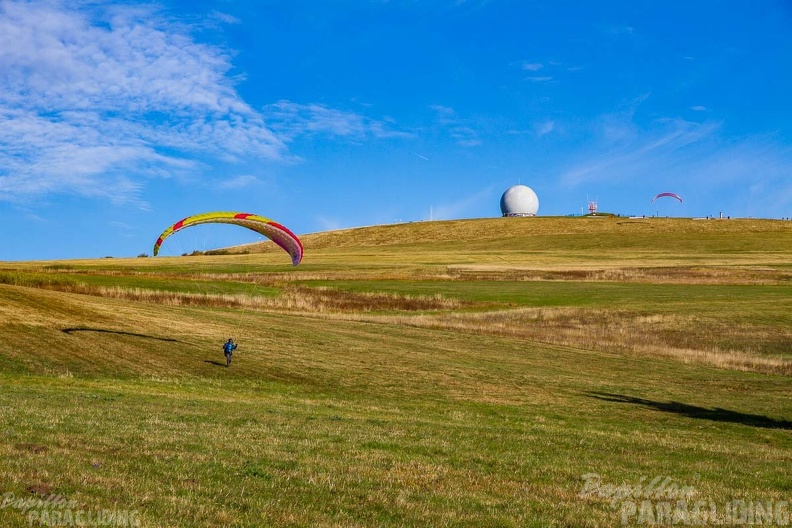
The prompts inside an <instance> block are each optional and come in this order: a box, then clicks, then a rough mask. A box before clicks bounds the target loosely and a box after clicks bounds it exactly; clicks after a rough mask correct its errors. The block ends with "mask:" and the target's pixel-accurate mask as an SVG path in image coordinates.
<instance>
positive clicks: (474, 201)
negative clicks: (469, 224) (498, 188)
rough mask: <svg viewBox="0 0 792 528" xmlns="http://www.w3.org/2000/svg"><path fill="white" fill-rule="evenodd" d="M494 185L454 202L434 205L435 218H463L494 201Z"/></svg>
mask: <svg viewBox="0 0 792 528" xmlns="http://www.w3.org/2000/svg"><path fill="white" fill-rule="evenodd" d="M492 192H493V187H491V186H490V187H487V188H486V189H482V190H480V191H477V192H475V193H473V194H470V195H467V196H463V197H461V198H458V199H457V200H455V201H453V202H448V203H443V204H440V205H434V206H432V213H431V214H432V219H433V220H452V219H455V218H463V217H465V216H467V215H468V214H470V213H471V212H472V211H475V210H478V209H480V208H481V206H482V205H483V204H487V203H490V202H492Z"/></svg>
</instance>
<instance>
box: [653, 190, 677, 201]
mask: <svg viewBox="0 0 792 528" xmlns="http://www.w3.org/2000/svg"><path fill="white" fill-rule="evenodd" d="M664 196H668V197H669V198H676V199H677V200H679V203H682V198H680V196H679V195H678V194H674V193H670V192H663V193H660V194H658V195H657V196H655V197H654V198H652V203H654V201H655V200H657V199H658V198H662V197H664Z"/></svg>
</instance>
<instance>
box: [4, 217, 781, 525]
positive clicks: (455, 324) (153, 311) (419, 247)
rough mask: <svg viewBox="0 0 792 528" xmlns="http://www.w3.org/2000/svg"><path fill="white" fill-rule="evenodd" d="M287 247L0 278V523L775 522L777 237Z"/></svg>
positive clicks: (480, 230) (513, 228)
mask: <svg viewBox="0 0 792 528" xmlns="http://www.w3.org/2000/svg"><path fill="white" fill-rule="evenodd" d="M177 236H178V235H177ZM301 238H302V239H303V242H304V245H305V248H306V254H305V258H304V260H303V263H302V264H301V265H300V266H298V267H296V268H292V267H291V266H288V265H287V263H288V259H287V258H286V257H285V256H284V255H283V254H282V253H281V252H280V251H279V250H277V248H273V247H271V244H258V245H251V246H241V247H237V248H229V249H227V250H225V251H223V253H224V254H215V255H196V256H190V257H166V258H162V257H158V258H136V259H100V260H75V261H58V262H54V261H53V262H18V263H9V262H5V263H0V325H1V326H2V328H0V330H1V331H2V335H3V338H2V340H0V386H2V391H0V404H2V405H0V430H2V432H3V435H2V440H1V441H0V458H2V460H4V461H6V462H4V464H3V465H2V466H0V495H2V496H3V499H2V500H3V507H2V508H0V525H2V526H28V525H30V523H31V522H34V521H36V520H44V521H48V520H50V521H51V520H52V519H53V518H55V516H58V515H60V516H61V518H63V516H67V515H69V514H70V512H71V514H73V513H74V512H77V511H82V512H85V514H92V515H95V516H96V515H103V513H102V512H105V513H104V515H106V516H107V515H117V516H118V517H119V519H120V520H121V521H123V520H129V518H130V516H131V518H132V520H134V521H139V523H140V525H141V526H157V527H160V526H548V525H554V526H608V525H620V524H622V520H624V521H625V524H626V525H634V524H639V521H640V524H647V523H648V519H649V518H648V517H647V516H648V515H649V514H650V513H651V515H652V519H653V520H654V521H655V522H658V520H659V521H662V522H659V523H660V524H671V523H670V522H665V521H664V519H666V517H665V514H666V507H667V506H666V505H667V504H672V503H673V504H675V505H676V504H677V503H676V500H677V499H685V500H688V501H689V502H690V503H691V507H690V508H688V509H687V510H686V511H687V513H688V515H692V513H691V510H692V503H694V502H695V501H699V502H701V501H703V503H706V505H707V506H706V508H707V513H706V515H709V516H710V517H709V518H705V520H707V522H709V523H714V522H716V521H720V522H725V521H729V520H734V519H735V518H736V514H737V513H738V511H739V509H740V508H743V510H745V511H746V512H747V510H746V508H748V506H750V508H751V515H753V516H756V515H761V514H762V511H764V510H762V511H760V512H759V514H757V513H756V511H757V510H756V508H758V506H756V503H761V508H765V507H766V506H768V505H769V506H770V507H771V515H776V513H779V512H773V511H772V508H774V507H776V508H777V507H778V505H779V504H782V503H783V502H784V501H789V500H790V496H791V494H792V481H790V479H789V476H788V468H789V467H790V463H791V462H792V449H790V448H792V436H790V435H791V434H792V398H791V397H790V388H792V379H791V378H790V376H792V347H790V343H792V265H790V262H792V259H791V258H790V257H792V222H781V221H767V220H723V221H721V220H687V219H655V218H651V219H627V218H618V217H615V218H546V217H540V218H512V219H500V218H498V219H482V220H465V221H454V222H421V223H412V224H398V225H391V226H374V227H370V228H360V229H352V230H344V231H336V232H328V233H317V234H312V235H306V236H304V237H301ZM228 337H234V338H236V339H237V340H238V341H239V343H240V348H239V349H238V351H237V353H236V354H235V359H234V363H233V364H232V366H231V368H226V367H225V366H224V359H223V357H222V353H221V351H220V347H221V345H222V343H223V341H225V339H227V338H228ZM658 478H659V479H660V481H663V482H666V486H665V488H664V490H660V491H658V489H657V486H656V485H655V489H654V490H649V489H647V484H648V483H649V482H651V481H653V480H655V479H658ZM597 479H599V480H597ZM663 479H665V480H663ZM597 482H598V483H599V485H598V486H595V485H594V484H593V483H597ZM625 490H626V491H629V492H630V493H629V494H630V496H629V497H625V496H624V495H625ZM58 498H62V499H63V500H62V501H58V500H57V499H58ZM37 500H40V501H42V502H41V503H38V504H37V503H36V502H35V501H37ZM735 501H737V502H735ZM740 501H742V502H740ZM47 504H49V506H47ZM53 504H54V507H53ZM735 505H736V506H735ZM740 505H742V506H740ZM632 507H636V509H635V511H633V510H632ZM640 507H643V510H641V509H640ZM669 507H670V506H669ZM676 511H677V513H678V514H679V515H681V511H682V510H681V509H680V508H679V507H677V510H676ZM639 514H640V515H639ZM746 514H747V513H746ZM124 515H126V518H124ZM641 515H642V516H641ZM700 515H705V514H700ZM774 519H775V520H776V521H777V520H778V519H777V518H776V517H774ZM738 520H739V519H738Z"/></svg>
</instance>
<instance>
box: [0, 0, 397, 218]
mask: <svg viewBox="0 0 792 528" xmlns="http://www.w3.org/2000/svg"><path fill="white" fill-rule="evenodd" d="M67 6H72V7H71V8H70V7H67ZM74 6H77V7H74ZM237 22H238V21H237V20H236V19H235V18H234V17H231V16H228V15H225V14H223V13H220V12H217V11H215V12H213V13H211V14H209V15H208V16H207V17H206V18H205V19H203V20H192V21H190V23H187V22H186V21H184V20H174V19H171V18H168V17H167V16H166V15H165V14H164V13H163V12H160V11H157V10H156V8H155V7H152V6H150V5H143V6H136V7H132V6H123V5H122V6H107V7H97V5H96V4H94V3H75V4H71V3H67V2H49V1H25V0H3V1H0V71H2V75H0V200H14V201H26V200H29V199H30V198H32V197H35V196H39V195H42V194H49V193H70V194H75V195H81V196H88V197H95V198H101V199H109V200H112V201H114V202H116V203H136V204H138V205H140V206H141V207H145V202H144V200H143V198H142V197H143V195H144V193H143V189H144V187H145V184H146V180H147V179H148V178H152V177H170V176H174V175H178V174H180V173H182V172H183V171H186V170H190V171H193V172H198V171H199V170H201V169H206V168H207V167H208V166H209V164H213V163H237V162H241V161H245V160H250V159H256V160H269V161H275V162H280V161H285V160H291V159H293V157H292V156H291V155H290V154H289V152H288V145H287V144H288V142H289V141H290V140H291V139H293V138H294V137H295V136H296V135H299V134H306V133H326V134H331V135H335V136H341V137H353V138H363V137H373V138H385V137H392V136H394V135H400V134H402V135H403V133H402V132H399V131H395V130H393V126H392V125H391V124H390V123H388V122H386V121H375V120H371V119H368V118H366V117H364V116H362V115H358V114H353V113H348V112H343V111H338V110H333V109H331V108H328V107H325V106H322V105H298V104H295V103H290V102H280V103H277V104H275V105H272V106H271V107H268V108H266V109H265V111H263V112H262V111H259V110H257V109H254V108H252V107H251V106H250V105H249V104H248V103H247V102H245V101H244V100H243V99H242V97H241V96H240V95H239V94H238V93H237V91H236V89H235V83H236V82H238V81H239V80H240V77H239V76H235V75H232V74H231V73H230V72H231V68H232V63H231V59H232V57H231V54H230V53H229V52H227V51H226V50H225V49H224V48H222V47H220V46H215V45H210V44H205V43H201V42H198V41H196V40H195V38H194V37H193V34H192V33H191V32H192V31H195V30H199V29H200V30H205V29H207V28H211V27H214V26H217V25H218V24H231V23H237ZM269 119H272V125H270V123H269V122H268V121H267V120H269ZM228 184H229V185H231V184H232V183H228ZM235 184H241V181H237V182H235Z"/></svg>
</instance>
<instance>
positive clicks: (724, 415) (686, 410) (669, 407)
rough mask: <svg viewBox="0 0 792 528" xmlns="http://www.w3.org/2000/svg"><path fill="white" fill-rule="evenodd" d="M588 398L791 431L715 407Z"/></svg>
mask: <svg viewBox="0 0 792 528" xmlns="http://www.w3.org/2000/svg"><path fill="white" fill-rule="evenodd" d="M590 396H591V397H593V398H597V399H598V400H604V401H608V402H614V403H631V404H633V405H642V406H644V407H649V408H652V409H655V410H658V411H663V412H668V413H674V414H680V415H682V416H687V417H689V418H698V419H701V420H712V421H714V422H728V423H737V424H743V425H750V426H752V427H763V428H765V429H785V430H792V422H790V421H789V420H776V419H774V418H769V417H767V416H762V415H760V414H746V413H741V412H737V411H730V410H728V409H721V408H719V407H716V408H714V409H707V408H706V407H697V406H695V405H688V404H686V403H679V402H673V401H672V402H658V401H652V400H647V399H644V398H636V397H634V396H625V395H623V394H610V393H607V392H592V393H590Z"/></svg>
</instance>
